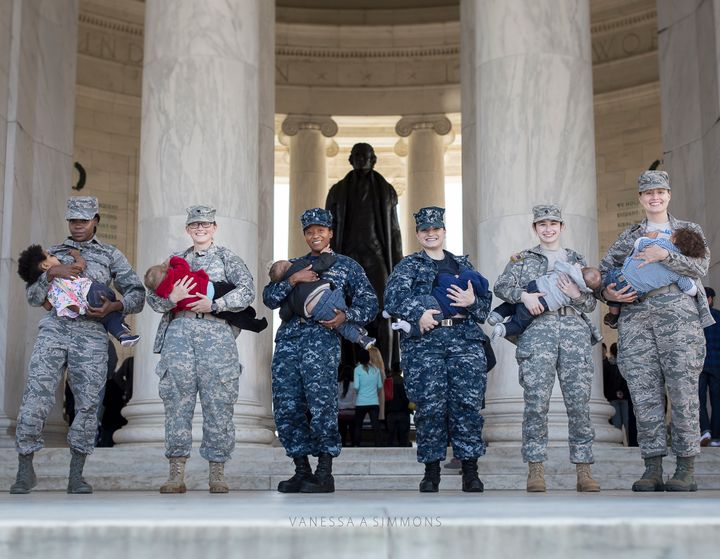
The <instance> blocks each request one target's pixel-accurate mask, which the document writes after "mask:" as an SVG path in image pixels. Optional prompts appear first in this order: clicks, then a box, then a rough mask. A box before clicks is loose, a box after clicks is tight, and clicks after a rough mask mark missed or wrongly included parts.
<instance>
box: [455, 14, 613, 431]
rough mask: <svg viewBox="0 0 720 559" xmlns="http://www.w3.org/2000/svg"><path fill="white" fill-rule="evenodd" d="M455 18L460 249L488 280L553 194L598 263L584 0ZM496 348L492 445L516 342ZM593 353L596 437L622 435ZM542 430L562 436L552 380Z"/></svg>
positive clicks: (507, 400) (507, 418) (500, 427)
mask: <svg viewBox="0 0 720 559" xmlns="http://www.w3.org/2000/svg"><path fill="white" fill-rule="evenodd" d="M460 21H461V35H462V48H461V57H462V58H461V76H462V79H461V86H462V139H463V223H464V236H463V239H464V248H465V252H467V253H469V254H470V257H471V259H472V260H473V262H475V263H476V264H477V265H478V268H479V269H480V271H481V272H482V273H483V274H484V275H486V276H488V278H489V280H490V282H491V284H492V283H494V281H495V279H496V278H497V276H498V275H499V273H500V272H501V271H502V270H503V269H504V267H505V265H506V264H507V262H508V260H509V256H510V255H511V254H512V253H514V252H516V251H518V250H520V249H523V248H526V247H529V246H533V245H535V244H537V238H536V237H535V236H534V235H533V232H532V230H531V212H530V210H531V208H532V206H533V205H535V204H540V203H550V202H553V203H558V204H560V205H561V206H562V208H563V214H564V217H565V223H566V226H567V229H566V232H565V233H564V237H563V244H564V246H566V247H570V248H573V249H575V250H577V251H579V252H581V253H582V254H584V255H586V256H587V259H588V261H589V262H590V263H593V264H597V260H598V233H597V210H596V192H595V191H596V183H595V141H594V124H593V98H592V60H591V50H590V8H589V0H506V1H503V2H498V1H495V0H462V2H461V15H460ZM498 302H499V301H498V300H497V299H495V300H494V301H493V304H497V303H498ZM594 319H595V320H597V312H596V313H595V318H594ZM495 351H496V352H497V357H498V365H497V368H496V370H494V371H493V372H492V373H491V374H490V377H489V380H488V390H487V396H486V406H487V407H486V409H485V411H484V415H485V418H486V423H485V431H484V433H485V436H486V438H487V440H488V441H490V442H491V443H492V444H517V443H518V442H520V441H521V439H522V437H521V434H522V414H523V397H522V389H521V387H520V386H519V383H518V376H517V365H516V362H515V358H514V353H515V346H514V345H512V344H510V343H509V342H506V341H504V340H503V341H501V342H500V343H497V344H495ZM594 358H595V363H596V367H595V373H596V374H595V380H594V382H593V387H592V399H591V402H590V413H591V416H592V420H593V423H594V426H595V431H596V439H595V440H596V442H619V440H620V435H619V431H618V430H616V429H614V428H613V427H611V426H610V425H609V424H608V422H607V420H608V417H609V416H610V415H611V413H612V408H610V406H609V405H608V404H607V402H606V401H605V399H604V397H603V393H602V371H601V363H600V352H599V349H597V348H596V350H595V352H594ZM549 431H550V433H549V434H550V441H551V444H558V445H564V444H566V441H567V417H566V414H565V406H564V404H563V401H562V396H561V393H560V390H559V386H558V385H557V382H556V385H555V388H554V390H553V396H552V399H551V403H550V413H549Z"/></svg>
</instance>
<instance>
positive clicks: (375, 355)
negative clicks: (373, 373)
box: [368, 346, 385, 374]
mask: <svg viewBox="0 0 720 559" xmlns="http://www.w3.org/2000/svg"><path fill="white" fill-rule="evenodd" d="M368 353H369V354H370V365H372V366H373V367H375V368H376V369H377V370H378V371H380V373H383V374H384V373H385V362H384V361H383V358H382V354H381V353H380V350H379V349H378V348H376V347H375V346H372V347H371V348H370V349H368Z"/></svg>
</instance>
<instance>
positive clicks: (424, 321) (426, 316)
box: [418, 290, 462, 334]
mask: <svg viewBox="0 0 720 559" xmlns="http://www.w3.org/2000/svg"><path fill="white" fill-rule="evenodd" d="M461 291H462V290H461ZM438 314H439V315H441V316H442V313H441V312H440V311H439V310H437V309H428V310H426V311H425V312H424V313H423V314H422V316H421V317H420V320H418V326H419V327H420V333H421V334H424V333H425V332H429V331H430V330H432V329H433V328H435V326H437V325H438V324H439V322H438V321H437V320H435V316H436V315H438Z"/></svg>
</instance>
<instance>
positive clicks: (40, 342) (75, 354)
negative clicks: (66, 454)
mask: <svg viewBox="0 0 720 559" xmlns="http://www.w3.org/2000/svg"><path fill="white" fill-rule="evenodd" d="M107 359H108V337H107V332H106V331H105V328H104V327H103V325H102V324H101V323H100V322H96V321H93V320H88V319H86V318H82V317H79V318H75V319H71V318H60V317H57V316H55V315H54V314H47V315H46V316H45V317H43V319H42V320H41V321H40V330H39V332H38V337H37V339H36V340H35V346H34V347H33V352H32V356H31V357H30V366H29V370H28V377H27V382H26V384H25V392H24V393H23V399H22V404H21V406H20V412H19V413H18V418H17V428H16V434H15V446H16V448H17V451H18V452H19V453H20V454H30V453H31V452H36V451H38V450H40V449H41V448H42V447H43V446H44V441H43V438H42V430H43V427H44V425H45V420H46V419H47V417H48V415H49V414H50V410H52V408H53V406H54V405H55V392H56V391H57V387H58V383H59V382H60V380H61V379H62V378H63V373H64V372H65V367H67V371H68V380H69V382H70V388H71V390H72V392H73V395H74V397H75V413H76V415H75V419H74V420H73V422H72V425H71V426H70V429H69V431H68V436H67V442H68V446H70V448H71V449H72V450H74V451H76V452H78V453H81V454H91V453H92V451H93V449H94V448H95V437H96V435H97V408H98V404H99V400H100V391H101V390H102V389H103V388H104V387H105V379H106V378H107V373H108V371H107Z"/></svg>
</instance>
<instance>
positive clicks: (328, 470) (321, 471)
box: [300, 452, 335, 493]
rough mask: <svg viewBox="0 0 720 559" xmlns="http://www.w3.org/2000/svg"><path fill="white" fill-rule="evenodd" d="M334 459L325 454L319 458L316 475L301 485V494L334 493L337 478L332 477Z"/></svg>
mask: <svg viewBox="0 0 720 559" xmlns="http://www.w3.org/2000/svg"><path fill="white" fill-rule="evenodd" d="M332 459H333V457H332V456H330V455H329V454H327V453H326V452H323V453H321V454H320V456H318V465H317V468H315V475H314V476H313V477H312V478H310V479H306V480H304V481H303V482H302V483H301V484H300V493H334V492H335V478H334V477H333V475H332Z"/></svg>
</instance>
